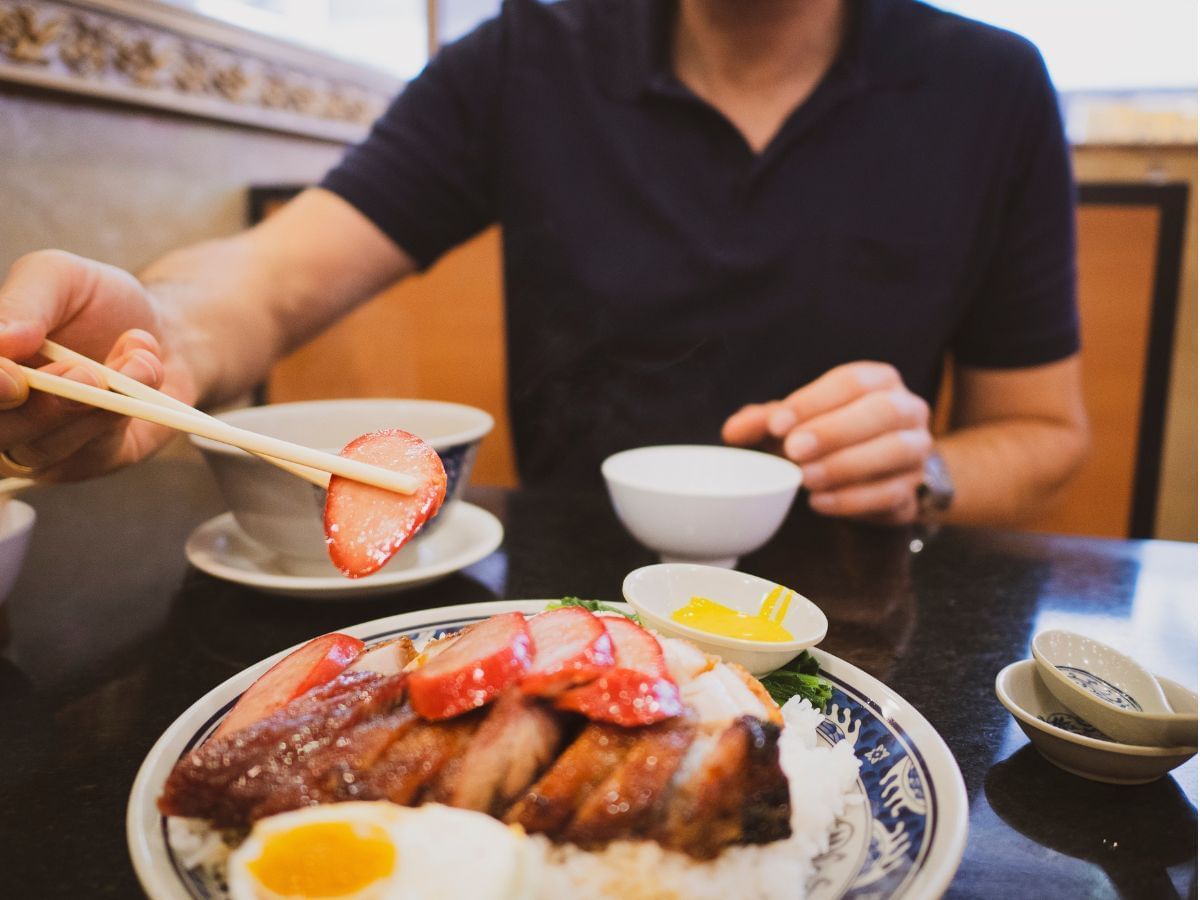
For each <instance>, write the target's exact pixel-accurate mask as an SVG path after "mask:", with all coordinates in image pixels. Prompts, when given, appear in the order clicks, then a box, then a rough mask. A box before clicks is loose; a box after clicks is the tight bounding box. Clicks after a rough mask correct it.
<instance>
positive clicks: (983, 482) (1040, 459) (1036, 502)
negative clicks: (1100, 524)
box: [937, 419, 1088, 525]
mask: <svg viewBox="0 0 1200 900" xmlns="http://www.w3.org/2000/svg"><path fill="white" fill-rule="evenodd" d="M1087 447H1088V437H1087V429H1086V427H1085V426H1083V425H1081V424H1077V423H1066V422H1059V421H1050V420H1038V419H1015V420H1006V421H1003V422H994V423H987V424H981V425H975V426H972V427H970V428H964V429H962V430H960V431H956V432H954V433H952V434H949V435H947V436H946V437H944V438H941V439H940V440H938V441H937V449H938V451H939V452H940V453H941V454H942V456H943V458H944V459H945V460H946V465H947V467H948V468H949V469H950V473H951V476H952V477H953V479H954V502H953V503H952V504H951V506H950V509H949V510H947V512H946V513H945V514H944V516H943V517H942V518H943V519H944V520H945V521H948V522H953V523H955V524H963V525H973V524H987V525H1020V524H1023V523H1025V522H1027V521H1029V520H1030V519H1032V518H1034V517H1036V516H1037V515H1039V514H1040V513H1042V512H1044V511H1045V510H1047V509H1048V508H1050V507H1052V506H1053V504H1054V501H1055V499H1056V498H1057V496H1058V494H1059V492H1060V491H1061V490H1062V488H1063V486H1064V485H1065V483H1066V482H1067V481H1068V480H1069V479H1070V477H1071V476H1072V475H1073V474H1074V473H1075V472H1076V471H1077V470H1078V468H1079V466H1080V465H1081V463H1082V462H1083V459H1084V456H1085V455H1086V453H1087Z"/></svg>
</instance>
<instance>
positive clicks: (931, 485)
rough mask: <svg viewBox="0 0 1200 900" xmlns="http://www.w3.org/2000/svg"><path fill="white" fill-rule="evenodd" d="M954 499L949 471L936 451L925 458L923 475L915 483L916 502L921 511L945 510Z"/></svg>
mask: <svg viewBox="0 0 1200 900" xmlns="http://www.w3.org/2000/svg"><path fill="white" fill-rule="evenodd" d="M953 500H954V482H953V481H951V480H950V471H949V470H948V469H947V468H946V463H945V462H944V461H943V460H942V457H941V455H940V454H938V453H937V452H936V451H935V452H933V453H930V454H929V456H928V457H927V458H926V460H925V477H924V478H922V479H921V483H920V484H919V485H917V504H918V505H919V506H920V508H921V512H945V511H946V510H947V509H949V508H950V504H951V503H952V502H953Z"/></svg>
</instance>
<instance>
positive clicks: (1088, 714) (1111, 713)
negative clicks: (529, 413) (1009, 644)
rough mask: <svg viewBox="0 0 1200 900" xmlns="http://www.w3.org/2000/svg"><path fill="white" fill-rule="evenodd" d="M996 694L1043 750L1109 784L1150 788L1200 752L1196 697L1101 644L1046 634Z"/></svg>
mask: <svg viewBox="0 0 1200 900" xmlns="http://www.w3.org/2000/svg"><path fill="white" fill-rule="evenodd" d="M996 696H997V697H998V698H999V699H1000V702H1001V703H1002V704H1003V705H1004V707H1005V708H1006V709H1007V710H1008V711H1009V712H1010V713H1012V715H1013V718H1014V719H1016V721H1017V724H1018V725H1019V726H1021V730H1022V731H1024V732H1025V734H1026V735H1028V736H1029V740H1030V741H1031V742H1032V743H1033V746H1034V747H1036V748H1037V750H1038V752H1039V753H1041V754H1042V756H1044V757H1045V758H1046V759H1047V760H1049V761H1050V762H1052V763H1053V764H1054V765H1056V766H1058V767H1059V768H1061V769H1065V770H1066V771H1068V772H1071V773H1073V774H1075V775H1080V776H1082V777H1084V778H1090V779H1092V780H1093V781H1104V782H1108V783H1110V784H1144V783H1146V782H1149V781H1154V780H1155V779H1157V778H1160V777H1162V776H1163V775H1165V774H1167V773H1168V772H1170V771H1171V770H1172V769H1174V768H1176V767H1177V766H1180V765H1182V764H1183V763H1185V762H1187V761H1188V760H1189V759H1191V758H1192V757H1193V756H1195V755H1196V729H1197V718H1196V709H1197V703H1196V694H1195V693H1193V692H1192V691H1189V690H1188V689H1187V688H1185V687H1184V686H1183V685H1180V684H1177V683H1176V682H1174V681H1171V680H1170V679H1167V678H1163V677H1161V676H1155V675H1152V674H1150V673H1149V672H1147V671H1146V670H1145V669H1143V668H1142V667H1141V666H1140V665H1138V664H1137V663H1136V662H1135V661H1134V660H1132V659H1130V658H1129V657H1127V656H1125V655H1124V654H1122V653H1119V652H1118V651H1116V650H1114V649H1113V648H1112V647H1109V646H1107V645H1105V644H1102V643H1100V642H1099V641H1095V640H1092V639H1091V638H1088V637H1085V636H1083V635H1079V634H1074V633H1072V632H1069V631H1043V632H1041V633H1040V634H1038V635H1037V636H1036V637H1035V638H1034V639H1033V659H1025V660H1021V661H1019V662H1015V663H1013V664H1012V665H1009V666H1007V667H1005V668H1004V669H1002V670H1001V671H1000V673H999V674H998V675H997V676H996Z"/></svg>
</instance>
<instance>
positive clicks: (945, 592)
mask: <svg viewBox="0 0 1200 900" xmlns="http://www.w3.org/2000/svg"><path fill="white" fill-rule="evenodd" d="M23 499H25V500H26V501H27V502H29V503H30V504H31V505H32V506H34V507H35V508H36V510H37V512H38V522H37V525H36V528H35V532H34V537H33V542H32V546H31V548H30V551H29V555H28V557H27V559H26V562H25V567H24V570H23V572H22V574H21V576H20V578H19V579H18V581H17V584H16V587H15V588H14V589H13V591H12V593H11V595H10V596H9V598H8V600H7V602H6V603H5V604H4V605H3V606H0V626H2V631H0V634H2V636H3V641H4V643H3V653H2V655H0V837H2V840H0V873H2V877H3V881H2V882H0V885H2V886H0V895H3V896H14V897H17V896H20V897H136V896H138V895H139V894H140V888H139V886H138V882H137V879H136V877H135V875H134V872H133V868H132V865H131V863H130V859H129V853H128V851H127V849H126V842H125V805H126V801H127V799H128V795H129V790H130V787H131V785H132V783H133V779H134V775H135V774H136V772H137V769H138V766H139V765H140V764H141V762H142V760H143V758H144V757H145V755H146V753H147V752H148V751H149V750H150V747H151V746H152V744H153V743H154V741H155V740H156V739H157V738H158V736H159V735H160V734H161V733H162V732H163V731H164V730H165V729H166V728H167V726H168V725H170V723H171V722H172V721H173V720H174V719H175V718H176V717H177V716H179V715H180V714H181V713H182V712H183V711H184V710H185V709H187V707H188V706H189V705H190V704H191V703H193V702H194V701H195V700H196V699H198V698H199V697H200V696H201V695H202V694H204V693H205V692H207V691H208V690H209V689H211V688H212V687H214V686H216V685H217V684H219V683H220V682H221V681H223V680H225V679H226V678H228V677H229V676H231V675H233V674H235V673H236V672H238V671H240V670H241V669H243V668H245V667H246V666H248V665H250V664H251V663H254V662H256V661H257V660H259V659H261V658H263V657H265V656H268V655H270V654H272V653H274V652H276V651H278V650H280V649H282V648H284V647H287V646H289V645H291V644H294V643H297V642H299V641H301V640H304V639H305V638H308V637H311V636H313V635H316V634H319V633H322V632H325V631H330V630H334V629H336V628H339V627H343V626H348V625H352V624H355V623H357V622H362V621H367V620H369V619H374V618H379V617H381V616H386V615H390V614H393V613H397V612H404V611H407V610H415V609H424V608H428V607H435V606H445V605H450V604H459V603H473V602H478V601H483V600H494V599H517V598H543V597H558V596H562V595H565V594H574V595H577V596H586V597H597V598H601V599H614V600H615V599H619V598H620V590H621V581H622V578H623V577H624V575H625V573H627V572H628V571H629V570H631V569H634V568H636V567H638V566H641V565H645V564H647V563H650V562H653V561H654V560H653V557H652V556H651V554H650V553H649V552H648V551H646V550H645V549H643V548H641V547H639V546H638V545H637V544H636V543H635V542H634V541H633V540H632V539H631V538H629V537H628V536H627V535H626V534H625V532H624V531H623V530H622V528H621V526H620V525H619V523H618V522H617V521H616V519H615V518H614V516H613V514H612V512H611V509H610V507H609V505H608V502H607V500H606V498H605V497H604V496H603V495H602V494H594V495H593V494H565V493H542V492H534V491H502V490H498V489H484V488H475V489H473V490H471V491H470V492H469V493H468V499H469V500H470V501H471V502H473V503H476V504H478V505H481V506H483V507H485V508H487V509H489V510H491V511H492V512H493V513H495V514H496V515H497V516H498V517H499V518H500V520H501V521H502V522H503V524H504V527H505V540H504V543H503V545H502V546H501V548H500V550H499V551H497V552H496V553H494V554H492V555H491V556H489V557H487V558H486V559H484V560H483V561H481V562H479V563H477V564H476V565H474V566H471V567H470V568H468V569H466V570H464V571H463V572H460V573H458V574H455V575H452V576H450V577H448V578H446V579H444V580H442V581H439V582H436V583H434V584H431V585H427V586H424V587H421V588H417V589H414V590H411V591H405V592H397V593H395V594H391V595H385V596H381V597H375V598H372V599H367V600H362V601H351V602H347V601H344V600H343V601H339V602H336V603H328V602H327V603H318V602H313V601H303V600H296V599H289V598H283V597H276V596H269V595H266V594H261V593H257V592H255V591H253V590H250V589H248V588H244V587H240V586H237V585H234V584H229V583H225V582H222V581H218V580H216V579H213V578H211V577H209V576H207V575H204V574H202V573H200V572H198V571H196V570H195V569H191V568H189V566H188V564H187V562H186V560H185V558H184V552H183V546H184V541H185V540H186V538H187V536H188V534H189V533H190V532H191V530H192V529H193V528H195V527H196V526H197V525H199V524H200V523H201V522H203V521H205V520H206V519H208V518H210V517H211V516H214V515H216V514H218V513H220V512H221V511H222V503H221V501H220V498H219V496H218V495H217V492H216V489H215V486H214V484H213V483H212V481H211V480H210V479H209V477H208V474H207V473H206V471H205V470H204V469H203V467H202V466H201V465H200V464H199V463H197V462H192V461H190V460H172V461H158V462H151V463H147V464H145V465H142V466H139V467H137V468H135V469H131V470H127V471H125V472H122V473H119V474H117V475H114V476H111V477H109V478H105V479H101V480H98V481H95V482H89V483H85V484H79V485H70V486H55V487H39V488H35V489H32V490H30V491H28V492H27V493H26V494H25V495H24V497H23ZM1196 561H1197V554H1196V547H1195V545H1192V544H1172V543H1165V542H1125V541H1107V540H1094V539H1083V538H1067V537H1049V536H1045V535H1031V534H1021V533H1016V532H999V531H991V530H980V529H955V528H945V529H942V530H940V531H938V532H936V533H932V534H929V533H922V532H918V531H910V530H907V529H879V528H870V527H865V526H858V525H852V524H849V523H845V522H831V521H828V520H823V519H819V518H818V517H815V516H813V515H810V514H808V513H806V511H805V510H803V509H802V508H800V507H799V506H798V507H797V508H796V509H795V510H793V512H792V515H791V516H790V517H789V519H788V521H787V523H786V524H785V525H784V528H783V529H782V530H781V531H780V533H779V534H778V535H777V536H776V537H775V538H774V539H773V540H772V542H771V543H770V544H769V545H768V546H767V547H766V548H764V549H763V550H761V551H759V552H757V553H755V554H753V555H751V556H749V557H746V558H745V559H744V560H742V562H741V564H740V568H743V569H745V570H746V571H750V572H754V573H755V574H757V575H761V576H763V577H766V578H770V579H772V580H775V581H778V582H780V583H783V584H787V585H789V586H792V587H795V588H796V589H797V590H800V591H801V592H802V593H804V594H806V595H808V596H809V597H810V598H811V599H812V600H814V601H815V602H816V603H817V604H818V605H819V606H821V607H822V608H823V609H824V610H825V612H826V614H827V615H828V616H829V618H830V631H829V636H828V638H827V639H826V641H825V643H824V644H823V645H822V648H823V649H825V650H828V651H830V652H832V653H834V654H836V655H838V656H840V657H842V658H844V659H846V660H847V661H849V662H851V663H853V664H855V665H857V666H860V667H861V668H864V669H866V670H867V671H868V672H870V673H871V674H873V675H875V676H876V677H878V678H880V679H882V680H883V681H884V682H885V683H887V684H888V685H890V686H891V687H892V688H894V689H895V690H896V691H897V692H899V693H900V694H901V695H902V696H903V697H904V698H905V699H907V700H908V701H909V702H910V703H912V704H913V705H914V706H915V707H916V708H917V709H918V710H920V711H921V713H923V714H924V715H925V717H926V718H928V719H929V721H930V722H931V723H932V724H933V726H934V727H935V728H936V729H937V730H938V731H939V732H940V733H941V735H942V736H943V737H944V739H945V740H946V743H947V744H948V745H949V747H950V749H951V750H952V751H953V753H954V756H955V757H956V759H957V760H958V764H959V766H960V767H961V769H962V773H963V778H964V780H965V782H966V787H967V793H968V796H969V799H970V823H969V827H970V834H969V838H968V843H967V848H966V853H965V855H964V857H963V862H962V866H961V868H960V869H959V872H958V874H957V876H956V877H955V879H954V881H953V883H952V885H951V888H950V892H949V895H950V896H955V897H1010V896H1017V895H1022V896H1038V897H1051V896H1053V897H1116V896H1120V897H1175V896H1191V897H1194V896H1196V891H1197V869H1196V841H1197V831H1196V808H1195V803H1196V764H1195V761H1194V760H1193V761H1192V762H1189V763H1188V764H1186V765H1185V766H1183V767H1181V768H1179V769H1177V770H1176V771H1175V772H1174V773H1172V775H1171V776H1168V777H1166V778H1163V779H1161V780H1159V781H1157V782H1155V783H1153V784H1149V785H1144V786H1137V787H1117V786H1110V785H1103V784H1097V783H1094V782H1090V781H1086V780H1083V779H1081V778H1078V777H1076V776H1073V775H1069V774H1066V773H1064V772H1062V771H1060V770H1058V769H1056V768H1054V767H1053V766H1051V765H1050V764H1049V763H1047V762H1046V761H1044V760H1043V759H1042V758H1041V757H1040V756H1039V755H1038V754H1037V752H1036V751H1034V750H1033V748H1032V747H1030V746H1029V744H1028V742H1027V740H1026V739H1025V737H1024V735H1023V734H1022V733H1021V732H1020V731H1019V730H1018V729H1017V727H1016V725H1015V724H1014V723H1013V722H1012V719H1011V718H1010V717H1009V715H1008V713H1007V712H1005V710H1004V709H1003V708H1002V707H1001V706H1000V704H999V703H998V702H997V700H996V698H995V694H994V692H993V683H994V679H995V676H996V673H997V672H998V671H999V670H1000V669H1001V668H1002V667H1003V666H1004V665H1006V664H1007V663H1009V662H1011V661H1013V660H1015V659H1018V658H1022V657H1027V656H1028V655H1029V642H1030V639H1031V637H1032V635H1033V634H1034V633H1035V632H1036V631H1039V630H1042V629H1044V628H1049V627H1065V628H1070V629H1072V630H1077V631H1083V632H1086V633H1088V634H1090V635H1092V636H1094V637H1096V638H1098V639H1100V640H1103V641H1106V642H1109V643H1113V644H1117V645H1118V646H1120V647H1122V648H1123V649H1125V650H1126V651H1127V652H1129V653H1131V654H1132V655H1134V656H1137V657H1138V658H1140V659H1143V660H1150V661H1152V668H1154V670H1155V671H1156V672H1158V673H1159V674H1162V675H1166V676H1168V677H1170V678H1173V679H1175V680H1177V681H1180V682H1181V683H1183V684H1185V685H1187V686H1188V687H1192V688H1194V687H1195V685H1196V664H1197V662H1196ZM10 891H11V893H10Z"/></svg>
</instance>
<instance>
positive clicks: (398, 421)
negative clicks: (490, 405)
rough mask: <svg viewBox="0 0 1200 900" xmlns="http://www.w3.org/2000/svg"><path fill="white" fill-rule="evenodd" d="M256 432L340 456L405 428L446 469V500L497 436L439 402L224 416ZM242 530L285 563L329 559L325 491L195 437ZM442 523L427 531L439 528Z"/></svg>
mask: <svg viewBox="0 0 1200 900" xmlns="http://www.w3.org/2000/svg"><path fill="white" fill-rule="evenodd" d="M218 418H220V419H221V420H222V421H224V422H228V423H229V424H230V425H236V426H238V427H239V428H245V429H247V430H248V431H255V432H258V433H259V434H265V435H269V436H271V437H277V438H282V439H283V440H286V441H292V442H293V443H296V444H302V445H304V446H306V447H313V448H315V449H318V450H327V451H329V452H331V453H337V452H338V451H340V450H341V449H342V448H343V447H344V446H346V444H348V443H350V441H352V440H353V439H354V438H356V437H358V436H359V435H362V434H366V433H368V432H371V431H379V430H380V429H384V428H401V429H403V430H405V431H408V432H411V433H413V434H415V435H417V436H418V437H420V438H422V439H423V440H425V441H426V442H428V443H429V445H430V446H431V447H433V449H434V450H436V451H437V452H438V455H439V456H441V458H442V464H443V465H444V466H445V467H446V501H445V504H444V505H443V509H444V508H445V507H446V506H449V505H450V504H451V503H453V502H454V501H455V500H457V499H458V497H459V495H460V494H461V493H462V491H463V488H464V487H465V486H466V484H467V481H468V478H469V476H470V473H471V466H472V465H473V464H474V462H475V455H476V453H477V451H478V449H479V442H480V441H481V440H483V437H484V435H486V434H487V433H488V432H489V431H491V430H492V425H493V420H492V417H491V416H490V415H488V413H486V412H484V411H483V410H481V409H476V408H475V407H473V406H465V405H463V404H461V403H446V402H442V401H439V400H387V399H378V400H376V399H369V400H314V401H310V402H305V403H278V404H272V405H269V406H253V407H248V408H246V409H238V410H234V411H232V412H228V413H223V414H222V415H220V416H218ZM191 441H192V443H193V444H195V445H196V446H197V447H198V448H199V449H200V451H201V453H202V454H203V455H204V459H205V461H206V462H207V463H208V465H209V468H210V469H211V470H212V473H213V475H214V477H215V478H216V479H217V484H218V485H219V487H220V489H221V494H222V495H223V496H224V498H225V502H226V503H227V504H228V506H229V509H230V510H231V511H232V512H233V516H234V519H236V520H237V524H238V526H239V527H240V528H241V529H242V531H244V532H245V533H246V535H247V536H248V537H250V538H251V539H252V540H254V541H257V542H258V543H260V544H262V545H263V546H265V547H267V548H269V549H271V550H273V551H274V552H275V553H278V554H280V555H281V556H284V557H293V558H296V559H304V560H315V559H326V558H327V550H326V545H325V529H324V513H325V491H324V490H322V489H321V488H318V487H314V486H313V485H311V484H309V483H308V482H306V481H304V480H303V479H300V478H297V477H296V476H295V475H291V474H288V473H287V472H284V471H282V470H281V469H278V468H276V467H275V466H272V465H269V464H268V463H265V462H263V461H262V460H260V459H257V458H255V457H254V456H251V455H250V454H249V453H246V452H244V451H242V450H238V449H237V448H236V447H230V446H228V445H227V444H220V443H217V442H216V441H211V440H209V439H207V438H202V437H197V436H195V435H193V436H192V438H191ZM440 515H441V514H440V513H439V514H438V516H435V517H434V518H433V519H431V520H430V521H429V522H427V523H426V525H425V529H424V530H429V529H430V528H431V527H433V526H434V524H435V523H436V521H437V519H438V518H439V517H440Z"/></svg>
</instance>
